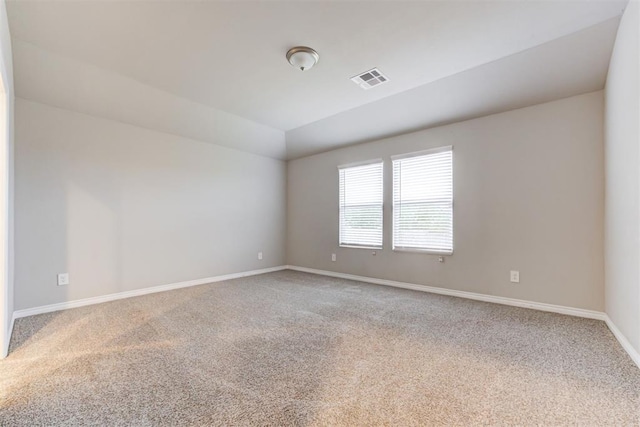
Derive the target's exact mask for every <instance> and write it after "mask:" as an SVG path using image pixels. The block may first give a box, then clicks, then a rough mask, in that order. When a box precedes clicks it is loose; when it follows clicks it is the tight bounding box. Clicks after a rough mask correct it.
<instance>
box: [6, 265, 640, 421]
mask: <svg viewBox="0 0 640 427" xmlns="http://www.w3.org/2000/svg"><path fill="white" fill-rule="evenodd" d="M0 424H1V425H3V426H13V425H25V426H35V425H109V426H117V425H135V426H146V425H303V426H306V425H309V426H315V425H402V426H409V425H487V424H494V425H495V424H497V425H575V424H580V425H639V424H640V369H638V368H637V367H636V366H635V365H634V364H633V362H632V361H631V359H630V358H629V357H628V356H627V354H626V353H625V352H624V351H623V350H622V348H621V347H620V346H619V344H618V343H617V342H616V340H615V338H614V337H613V336H612V334H611V333H610V332H609V330H608V329H607V327H606V326H605V325H604V323H602V322H600V321H594V320H585V319H578V318H574V317H568V316H561V315H556V314H549V313H542V312H537V311H533V310H526V309H519V308H513V307H505V306H500V305H494V304H488V303H482V302H474V301H469V300H464V299H458V298H451V297H445V296H438V295H431V294H426V293H421V292H414V291H409V290H403V289H394V288H388V287H383V286H375V285H369V284H364V283H359V282H353V281H348V280H340V279H331V278H327V277H321V276H315V275H310V274H304V273H297V272H292V271H282V272H278V273H272V274H267V275H262V276H254V277H248V278H243V279H238V280H232V281H228V282H223V283H217V284H212V285H204V286H198V287H193V288H188V289H182V290H178V291H171V292H165V293H160V294H154V295H148V296H143V297H138V298H133V299H127V300H121V301H115V302H111V303H106V304H101V305H96V306H91V307H84V308H78V309H73V310H68V311H64V312H58V313H51V314H43V315H39V316H33V317H30V318H25V319H20V320H18V321H17V322H16V325H15V332H14V336H13V340H12V344H11V354H10V355H9V357H8V358H7V359H5V360H3V361H0Z"/></svg>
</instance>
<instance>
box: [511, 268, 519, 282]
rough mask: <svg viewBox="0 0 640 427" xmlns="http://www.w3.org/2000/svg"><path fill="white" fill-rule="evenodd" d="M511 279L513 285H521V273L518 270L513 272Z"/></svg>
mask: <svg viewBox="0 0 640 427" xmlns="http://www.w3.org/2000/svg"><path fill="white" fill-rule="evenodd" d="M510 278H511V282H512V283H520V272H519V271H517V270H511V273H510Z"/></svg>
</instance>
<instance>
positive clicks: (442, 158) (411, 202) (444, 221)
mask: <svg viewBox="0 0 640 427" xmlns="http://www.w3.org/2000/svg"><path fill="white" fill-rule="evenodd" d="M392 160H393V249H394V250H416V251H425V252H434V253H443V254H450V253H453V152H452V148H451V147H442V148H438V149H435V150H429V151H423V152H421V153H413V154H406V155H401V156H394V157H392Z"/></svg>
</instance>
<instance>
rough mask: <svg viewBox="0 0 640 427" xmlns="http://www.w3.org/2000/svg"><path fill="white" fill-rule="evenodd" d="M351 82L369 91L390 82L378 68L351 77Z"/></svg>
mask: <svg viewBox="0 0 640 427" xmlns="http://www.w3.org/2000/svg"><path fill="white" fill-rule="evenodd" d="M351 81H352V82H354V83H355V84H357V85H358V86H360V87H361V88H362V89H364V90H369V89H371V88H372V87H374V86H380V85H381V84H383V83H386V82H388V81H389V78H388V77H387V76H385V75H384V74H382V72H381V71H380V70H378V69H377V68H372V69H370V70H369V71H365V72H364V73H361V74H358V75H357V76H354V77H351Z"/></svg>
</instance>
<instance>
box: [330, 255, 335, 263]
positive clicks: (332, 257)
mask: <svg viewBox="0 0 640 427" xmlns="http://www.w3.org/2000/svg"><path fill="white" fill-rule="evenodd" d="M331 261H333V262H335V261H336V254H331Z"/></svg>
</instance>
